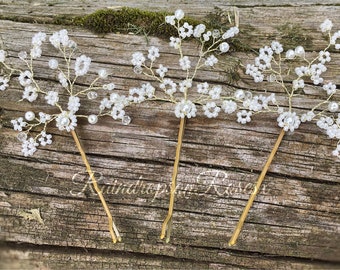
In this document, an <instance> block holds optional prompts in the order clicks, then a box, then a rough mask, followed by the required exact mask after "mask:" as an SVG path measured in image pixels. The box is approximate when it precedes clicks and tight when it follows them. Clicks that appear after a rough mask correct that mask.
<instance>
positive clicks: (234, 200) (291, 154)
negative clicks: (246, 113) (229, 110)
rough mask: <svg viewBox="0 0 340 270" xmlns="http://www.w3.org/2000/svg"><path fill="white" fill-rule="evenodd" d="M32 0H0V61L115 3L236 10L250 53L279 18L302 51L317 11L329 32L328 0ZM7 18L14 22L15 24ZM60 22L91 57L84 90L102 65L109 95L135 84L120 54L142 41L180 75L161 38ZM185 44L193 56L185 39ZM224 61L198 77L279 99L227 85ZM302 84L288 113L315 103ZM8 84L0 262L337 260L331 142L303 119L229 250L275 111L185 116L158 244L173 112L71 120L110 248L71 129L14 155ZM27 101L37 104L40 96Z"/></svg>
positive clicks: (319, 263)
mask: <svg viewBox="0 0 340 270" xmlns="http://www.w3.org/2000/svg"><path fill="white" fill-rule="evenodd" d="M42 2H43V1H15V2H14V3H13V2H12V1H2V2H1V11H0V15H1V18H2V19H3V20H1V21H0V37H1V46H2V47H3V48H4V49H6V50H8V51H9V54H10V59H11V60H13V61H16V60H15V58H14V57H15V56H16V55H17V53H18V52H19V51H21V50H22V49H23V48H27V49H29V47H30V42H31V37H32V35H33V33H35V32H37V31H45V32H47V33H52V32H53V31H56V30H60V29H62V28H64V27H65V26H63V25H50V24H48V22H49V20H50V19H51V18H52V17H53V16H55V15H65V14H68V15H82V14H87V13H89V12H93V11H95V10H96V9H98V8H103V7H108V6H114V5H117V6H120V5H129V6H133V7H141V5H143V8H146V9H150V10H159V9H161V10H162V9H168V10H175V9H176V8H178V7H179V6H180V5H183V9H184V10H185V9H187V10H188V11H189V13H190V14H191V15H193V16H196V17H198V18H202V17H203V16H205V15H206V14H207V12H210V11H212V10H213V7H214V6H215V5H216V6H219V7H220V8H222V9H224V8H229V6H231V5H237V6H238V7H239V10H240V16H241V21H240V22H241V25H240V28H242V25H243V26H244V27H245V28H247V29H253V31H249V32H247V33H246V36H244V38H246V39H247V41H248V42H249V43H248V44H249V46H251V47H252V48H254V49H258V48H259V47H260V46H262V45H263V44H265V43H269V42H270V41H271V40H272V39H273V38H275V37H278V39H280V38H282V37H284V35H285V33H283V32H282V31H280V30H278V26H282V25H284V24H285V23H286V21H287V18H290V21H289V22H290V23H292V24H293V25H300V26H301V27H302V28H303V29H305V30H304V31H305V33H306V35H308V36H310V37H311V39H312V40H313V42H312V43H311V44H309V46H308V48H309V49H308V53H309V54H313V53H314V51H318V50H320V49H321V48H323V46H324V45H325V40H324V39H323V37H322V35H320V33H319V31H318V30H317V28H318V25H319V24H320V22H322V21H323V19H325V18H326V17H328V18H330V19H332V20H333V22H334V24H335V26H337V29H338V28H339V26H340V17H339V16H340V15H339V14H340V12H339V11H340V7H339V6H338V5H335V4H334V5H333V3H334V1H323V2H322V3H321V2H320V3H319V2H316V1H303V2H299V4H296V5H295V4H290V3H289V2H290V1H286V2H287V3H286V2H284V1H280V3H279V4H278V3H277V1H268V2H267V4H265V5H263V3H262V2H263V1H257V2H256V1H255V2H251V3H250V2H249V1H238V3H234V2H233V1H229V2H226V1H212V2H211V4H210V5H209V7H207V6H206V5H207V4H206V2H203V1H196V2H195V3H191V2H186V3H182V1H170V2H169V1H159V5H158V6H157V7H155V6H154V5H152V4H151V2H150V3H149V2H147V3H143V4H142V3H141V2H138V1H129V2H128V3H126V2H125V1H121V2H120V1H115V2H114V3H113V2H112V1H100V3H97V2H92V1H72V2H71V3H68V2H57V1H47V2H45V1H44V2H43V3H42ZM286 4H287V5H286ZM319 4H321V5H319ZM27 11H29V12H27ZM14 17H16V18H19V19H18V20H19V21H20V20H21V21H22V20H27V22H26V23H23V22H17V21H14V19H13V18H14ZM6 18H8V19H6ZM34 20H36V22H38V23H35V22H34ZM43 22H44V23H43ZM67 29H68V30H69V34H70V36H72V38H73V39H74V40H75V41H76V42H77V43H78V45H79V48H80V49H81V51H82V52H86V54H88V55H89V56H90V57H91V58H92V59H93V63H92V64H93V69H92V71H91V73H90V76H89V78H88V81H84V83H85V84H86V83H88V82H89V81H90V79H91V78H93V76H94V72H95V68H98V67H102V68H107V69H108V70H110V71H112V74H113V75H112V76H110V80H112V81H114V82H115V84H116V85H117V88H118V90H119V91H120V92H122V93H123V92H126V91H127V90H128V88H129V87H131V86H138V85H140V84H141V83H142V82H143V79H142V78H141V77H139V76H137V75H135V74H134V73H133V72H132V69H131V67H130V56H131V53H132V51H135V50H140V51H145V50H146V49H147V47H148V46H149V44H152V45H157V46H159V47H160V51H161V53H162V58H161V59H162V60H163V61H164V62H166V63H168V64H169V66H170V67H171V68H172V69H173V71H172V72H173V73H172V74H173V76H174V77H178V76H180V74H181V73H180V70H178V67H177V62H176V61H177V60H176V58H175V57H174V55H173V54H172V53H171V51H169V49H168V43H167V41H165V40H161V39H158V38H156V37H150V39H149V44H147V42H146V40H145V38H144V37H141V36H134V35H120V34H117V33H110V34H106V35H101V36H98V35H96V34H95V33H91V32H90V31H88V30H85V29H80V28H77V27H71V26H67ZM184 49H185V50H187V52H188V54H189V55H194V54H195V46H193V45H192V44H189V45H187V46H186V47H185V48H184ZM52 56H53V57H56V56H57V55H56V54H55V52H54V51H44V53H43V56H42V58H41V60H39V61H37V63H36V65H35V66H36V74H39V80H41V82H42V84H44V85H45V87H51V86H52V85H53V84H54V83H55V77H54V76H53V75H52V74H51V73H49V71H48V70H47V68H46V65H47V60H48V59H49V58H51V57H52ZM231 56H232V57H233V58H234V59H241V61H242V62H247V61H250V59H253V58H254V54H252V53H244V52H236V51H235V52H232V53H231ZM332 60H333V61H332V65H331V67H330V70H329V71H328V72H327V73H326V75H325V78H327V79H332V80H333V81H335V82H336V83H337V84H338V85H339V84H340V77H339V74H340V55H339V53H333V58H332ZM16 63H17V62H16ZM231 64H232V63H229V58H226V57H223V56H222V57H221V58H220V64H219V66H218V67H217V68H216V69H214V70H212V71H211V70H205V71H203V72H201V73H200V74H199V76H200V79H202V80H208V81H209V82H210V83H215V84H223V85H224V87H243V88H249V89H258V90H268V91H272V92H275V93H276V94H277V95H278V98H279V99H280V96H282V95H281V94H280V89H279V88H276V87H272V86H270V85H266V84H262V85H261V86H260V85H255V84H254V83H252V82H251V80H250V79H249V78H248V77H247V76H245V75H244V74H243V72H242V71H241V70H239V74H240V80H239V81H237V82H227V81H226V80H227V78H226V75H225V70H227V69H228V68H229V67H230V66H229V65H231ZM309 89H310V91H311V92H312V94H311V95H310V96H309V98H308V99H305V98H300V99H297V104H296V105H297V107H299V108H300V109H301V110H306V109H308V108H310V107H311V106H312V104H314V103H315V102H318V101H319V100H320V98H321V96H320V94H318V92H317V89H316V88H314V87H312V86H310V87H309ZM21 91H22V90H21V88H20V86H19V85H18V83H17V81H15V82H13V83H12V84H11V89H10V90H8V91H4V92H1V93H0V109H1V110H0V124H1V129H0V198H1V199H0V228H1V230H0V241H1V242H2V243H1V250H0V269H6V268H11V267H12V268H14V267H17V268H30V269H60V268H62V267H64V268H67V269H79V268H90V267H91V268H94V269H102V268H110V269H131V268H134V269H184V268H185V269H229V268H232V269H248V268H252V269H253V268H257V269H336V268H339V255H340V249H339V244H338V243H339V242H340V234H339V233H340V232H339V222H340V218H339V217H340V215H339V214H340V204H339V195H338V194H339V191H340V184H339V183H340V178H339V174H340V166H339V160H337V159H336V158H334V157H332V156H331V154H330V153H331V151H332V149H333V148H334V147H335V145H336V142H335V141H331V140H328V139H326V135H325V134H323V132H322V131H320V130H318V129H317V128H315V125H314V124H312V123H311V124H304V125H302V126H301V128H299V129H298V130H297V131H295V132H294V133H293V134H289V133H288V134H287V135H286V136H285V137H284V140H283V142H282V145H281V146H280V148H279V151H278V153H277V155H276V157H275V159H274V162H273V164H272V165H271V167H270V169H269V173H268V176H267V177H266V179H265V181H264V185H263V189H262V190H261V192H260V193H259V195H258V196H257V198H256V200H255V203H254V205H253V207H252V209H251V211H250V215H249V217H248V218H247V220H246V223H245V227H244V229H243V231H242V233H241V236H240V239H239V243H238V244H237V245H236V246H234V247H228V240H229V237H230V236H231V234H232V232H233V229H234V227H235V225H236V223H237V220H238V218H239V215H240V214H241V212H242V210H243V207H244V206H245V204H246V201H247V199H248V196H249V194H250V192H251V188H252V185H253V183H255V181H256V179H257V177H258V175H259V173H260V171H261V169H262V166H263V165H264V163H265V160H266V158H267V156H268V154H269V153H270V151H271V147H272V145H273V143H274V142H275V140H276V138H277V136H278V134H279V132H280V130H279V128H278V127H277V125H276V119H275V116H273V115H266V114H262V115H261V114H260V115H256V116H255V117H254V120H253V121H252V122H251V123H250V124H249V125H246V126H243V125H240V124H237V123H236V121H235V116H225V115H223V116H222V115H221V116H220V117H218V118H217V119H214V120H207V119H206V118H204V117H201V115H200V116H199V117H197V118H195V119H190V120H189V121H188V122H187V126H186V130H185V134H184V140H183V149H182V153H181V162H180V168H179V175H178V183H179V186H178V192H177V195H176V201H175V212H174V218H173V220H174V229H173V236H172V241H171V243H170V244H164V243H163V242H162V241H160V240H159V234H160V228H161V224H162V221H163V218H164V217H165V215H166V212H167V206H168V196H169V183H170V179H171V170H172V165H173V160H174V157H175V147H176V139H177V132H178V125H179V120H178V119H177V118H176V117H175V116H174V114H173V112H172V111H173V106H172V105H171V104H158V103H145V104H141V105H138V106H135V107H131V108H129V110H128V114H129V115H130V116H131V118H132V122H131V124H130V125H128V126H124V125H122V124H121V123H120V122H115V121H113V120H112V119H110V118H103V119H101V120H100V122H99V123H98V124H97V125H96V126H91V125H88V124H86V123H85V122H84V121H80V123H79V128H78V130H77V131H78V134H79V136H80V138H81V140H82V142H83V144H84V147H85V150H86V153H87V154H88V157H89V161H90V163H91V166H92V167H93V168H94V170H95V171H96V172H97V174H98V178H99V179H100V186H101V187H102V188H103V193H104V196H105V198H106V200H107V202H108V204H109V208H110V209H111V212H112V214H113V216H114V219H115V222H116V224H117V226H118V228H119V230H120V232H121V234H122V237H123V242H122V243H119V244H116V245H113V244H112V243H111V240H110V237H109V232H108V231H106V227H107V225H106V224H107V221H106V217H105V213H104V212H103V210H102V207H101V204H100V201H99V199H98V198H97V196H96V195H95V193H94V192H93V189H92V188H91V187H90V185H88V177H87V176H86V173H85V169H84V167H83V165H82V160H81V158H80V155H79V154H78V153H77V148H76V146H75V145H74V142H73V140H72V137H71V136H70V134H67V133H63V132H60V131H59V130H58V129H57V128H55V127H52V126H51V127H50V128H49V132H50V133H51V134H52V135H53V136H54V143H53V144H52V145H51V146H48V147H44V148H40V149H39V150H38V151H37V153H36V154H35V155H34V156H33V157H29V158H25V157H23V156H22V155H21V154H20V151H21V149H20V148H21V146H20V143H19V142H18V141H17V139H16V133H15V132H14V131H13V130H12V128H11V124H10V120H11V119H13V118H15V117H18V116H21V115H22V114H23V113H24V112H25V111H27V110H28V109H30V108H32V107H31V106H30V104H28V103H26V102H17V101H18V100H20V98H21ZM39 108H40V109H41V110H46V109H49V108H48V107H47V106H46V105H44V104H43V102H41V103H39ZM89 110H92V109H91V108H90V107H89ZM269 123H272V124H269ZM37 208H39V209H40V213H41V217H42V219H43V220H44V224H41V223H39V222H37V221H35V220H25V219H23V218H22V216H20V211H24V210H29V209H37ZM37 258H38V259H37ZM14 259H15V260H17V261H16V262H15V261H14Z"/></svg>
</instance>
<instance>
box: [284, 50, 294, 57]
mask: <svg viewBox="0 0 340 270" xmlns="http://www.w3.org/2000/svg"><path fill="white" fill-rule="evenodd" d="M286 58H287V59H294V58H295V51H294V50H292V49H289V50H288V51H286Z"/></svg>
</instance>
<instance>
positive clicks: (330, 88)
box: [322, 82, 336, 95]
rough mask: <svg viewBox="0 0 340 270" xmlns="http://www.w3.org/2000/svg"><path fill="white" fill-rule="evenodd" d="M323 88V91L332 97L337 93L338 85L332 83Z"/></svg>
mask: <svg viewBox="0 0 340 270" xmlns="http://www.w3.org/2000/svg"><path fill="white" fill-rule="evenodd" d="M322 88H323V90H325V91H327V95H332V94H334V93H335V92H336V85H335V84H334V83H331V82H329V83H327V84H324V86H323V87H322Z"/></svg>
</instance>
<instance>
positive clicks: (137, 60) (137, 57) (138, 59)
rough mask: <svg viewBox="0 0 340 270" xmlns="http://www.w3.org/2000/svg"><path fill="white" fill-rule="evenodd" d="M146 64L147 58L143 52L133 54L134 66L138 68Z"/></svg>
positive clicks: (132, 61)
mask: <svg viewBox="0 0 340 270" xmlns="http://www.w3.org/2000/svg"><path fill="white" fill-rule="evenodd" d="M144 62H145V57H144V55H143V54H142V53H141V52H135V53H133V54H132V60H131V63H132V65H134V66H136V67H141V66H142V65H143V64H144Z"/></svg>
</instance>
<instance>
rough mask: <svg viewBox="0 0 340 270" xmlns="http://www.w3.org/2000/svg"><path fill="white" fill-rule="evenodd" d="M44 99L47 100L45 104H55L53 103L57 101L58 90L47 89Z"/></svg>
mask: <svg viewBox="0 0 340 270" xmlns="http://www.w3.org/2000/svg"><path fill="white" fill-rule="evenodd" d="M45 99H46V101H47V104H49V105H52V106H55V104H56V103H57V102H58V101H59V97H58V92H56V91H48V92H47V94H46V96H45Z"/></svg>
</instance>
